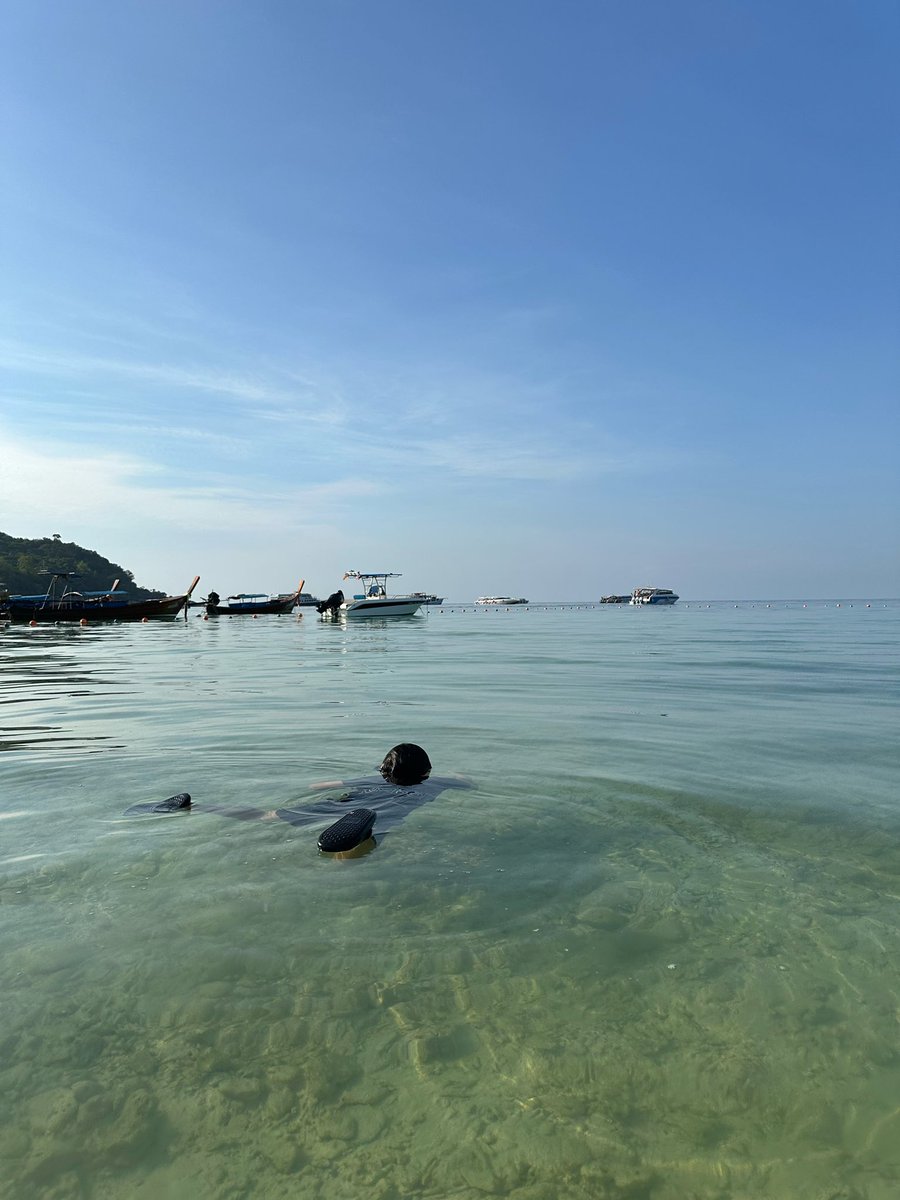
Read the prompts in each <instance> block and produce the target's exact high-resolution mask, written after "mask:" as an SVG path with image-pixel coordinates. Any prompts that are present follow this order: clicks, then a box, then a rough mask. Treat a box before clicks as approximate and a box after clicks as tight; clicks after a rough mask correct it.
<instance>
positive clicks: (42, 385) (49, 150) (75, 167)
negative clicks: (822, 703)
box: [0, 0, 900, 600]
mask: <svg viewBox="0 0 900 1200" xmlns="http://www.w3.org/2000/svg"><path fill="white" fill-rule="evenodd" d="M2 16H3V28H4V36H3V39H2V43H0V93H2V128H0V138H2V143H0V155H2V163H3V169H2V176H0V256H2V271H0V316H2V323H0V529H2V530H3V531H4V532H6V533H11V534H14V535H15V536H19V537H35V536H46V535H48V534H50V533H56V532H59V533H60V534H61V535H62V537H63V539H64V540H66V541H70V540H71V541H76V542H79V543H81V544H82V545H86V546H89V547H91V548H93V549H97V550H99V551H100V552H101V553H103V554H106V555H107V556H108V557H110V558H112V559H114V560H115V561H117V562H120V563H121V564H123V565H124V566H126V567H129V568H130V569H131V570H132V571H133V572H134V573H135V575H136V577H137V579H138V581H139V582H141V583H143V584H144V585H146V586H151V587H160V588H164V589H166V590H180V589H181V587H182V586H183V585H184V584H185V583H186V582H188V581H189V580H190V578H191V577H192V576H193V575H194V574H195V573H199V574H200V575H201V587H200V591H201V592H203V593H204V594H205V591H206V590H207V589H209V588H213V587H215V588H216V589H217V590H218V591H220V592H222V593H223V594H224V593H225V592H227V591H232V590H285V589H287V588H289V587H290V586H292V585H293V584H294V583H295V582H296V580H297V579H298V578H299V577H301V576H304V577H305V578H306V580H307V586H308V587H309V588H310V589H311V590H314V591H316V592H319V593H321V594H325V593H327V592H328V591H331V590H332V589H333V588H334V587H336V586H338V584H339V583H340V577H341V575H342V574H343V572H344V571H345V570H346V569H348V568H360V569H363V570H367V569H384V570H392V571H399V572H402V573H403V579H402V580H401V581H398V583H399V584H400V585H402V586H406V587H408V588H410V589H413V590H435V591H439V592H441V593H442V594H444V595H446V596H448V597H450V598H453V599H461V600H463V599H469V600H471V598H472V597H473V596H476V595H480V594H482V593H503V594H508V593H509V594H517V595H527V596H529V597H531V598H532V599H592V598H596V597H598V596H599V595H601V594H603V593H606V592H612V591H615V592H618V591H630V590H631V588H633V587H635V586H638V585H644V584H653V585H658V586H664V587H672V588H674V589H675V590H676V591H678V592H679V593H680V594H681V595H682V596H684V597H685V598H698V599H699V598H714V597H746V598H768V597H792V596H860V597H864V596H897V595H900V551H898V546H900V537H898V534H900V470H898V466H900V428H898V426H900V420H898V412H900V404H898V383H900V355H898V328H900V321H898V318H900V284H898V280H900V272H898V266H900V254H898V250H900V236H898V228H900V226H898V222H900V215H898V214H900V194H898V193H900V187H898V181H900V167H898V154H897V145H898V130H900V120H898V117H900V84H898V76H897V71H896V63H897V59H898V53H900V7H898V6H897V4H896V3H894V0H866V3H865V4H858V3H851V2H850V0H846V2H845V3H840V4H836V3H830V2H828V0H809V2H792V0H782V2H779V3H774V2H773V3H768V2H766V0H754V2H753V3H749V2H748V3H729V2H727V0H716V2H709V3H705V2H698V0H684V2H682V3H678V2H675V3H673V2H672V0H648V2H640V0H638V2H636V3H633V4H632V3H629V4H625V3H619V2H615V3H613V2H611V0H592V2H590V3H588V2H581V0H561V2H560V3H556V4H550V3H548V2H542V3H534V2H533V0H479V2H478V3H475V2H474V0H472V2H469V0H427V2H422V0H332V2H330V3H325V2H318V0H317V2H316V3H313V2H307V0H277V2H276V0H265V2H263V3H259V4H251V3H237V2H233V3H232V2H227V3H226V2H223V0H216V2H215V3H212V2H210V3H206V2H193V0H177V3H176V2H171V3H170V2H167V0H154V3H152V4H148V3H132V2H129V0H124V2H123V0H115V2H113V0H105V2H103V3H99V2H97V0H80V2H79V3H77V4H76V3H69V2H66V3H61V2H59V0H42V3H40V4H32V5H28V4H21V3H18V2H15V3H11V2H9V0H5V2H4V3H3V4H2Z"/></svg>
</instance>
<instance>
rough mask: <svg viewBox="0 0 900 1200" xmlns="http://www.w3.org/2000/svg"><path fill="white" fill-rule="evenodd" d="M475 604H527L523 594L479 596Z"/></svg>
mask: <svg viewBox="0 0 900 1200" xmlns="http://www.w3.org/2000/svg"><path fill="white" fill-rule="evenodd" d="M475 603H476V604H527V603H528V601H527V600H526V599H525V597H524V596H479V597H478V599H477V600H476V601H475Z"/></svg>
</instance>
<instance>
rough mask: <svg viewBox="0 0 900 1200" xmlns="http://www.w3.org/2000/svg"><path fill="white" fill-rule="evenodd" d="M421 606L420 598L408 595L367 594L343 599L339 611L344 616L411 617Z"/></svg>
mask: <svg viewBox="0 0 900 1200" xmlns="http://www.w3.org/2000/svg"><path fill="white" fill-rule="evenodd" d="M421 606H422V601H421V600H413V599H412V598H411V597H409V596H367V597H364V598H363V599H362V600H345V601H344V603H343V604H342V605H341V612H342V613H343V615H344V616H345V617H411V616H413V615H414V614H415V613H416V612H418V610H419V609H420V608H421Z"/></svg>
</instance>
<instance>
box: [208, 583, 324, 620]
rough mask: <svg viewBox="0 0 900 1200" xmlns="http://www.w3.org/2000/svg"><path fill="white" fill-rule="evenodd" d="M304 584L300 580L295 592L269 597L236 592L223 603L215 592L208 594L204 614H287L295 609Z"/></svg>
mask: <svg viewBox="0 0 900 1200" xmlns="http://www.w3.org/2000/svg"><path fill="white" fill-rule="evenodd" d="M305 582H306V580H305V579H301V580H300V585H299V587H298V588H297V590H296V591H295V592H291V593H290V594H288V593H283V594H281V595H279V596H270V595H269V594H268V593H267V592H237V593H236V594H235V595H233V596H226V598H225V602H224V603H222V602H221V601H220V599H219V596H218V593H217V592H210V593H209V596H208V597H207V600H206V612H207V614H208V615H209V616H211V617H237V616H252V617H258V616H262V615H265V614H272V613H289V612H290V611H291V610H292V609H293V608H295V607H296V605H297V602H298V601H299V599H300V593H301V592H302V591H303V585H304V583H305Z"/></svg>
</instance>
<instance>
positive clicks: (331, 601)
mask: <svg viewBox="0 0 900 1200" xmlns="http://www.w3.org/2000/svg"><path fill="white" fill-rule="evenodd" d="M343 603H344V593H343V592H342V591H340V590H338V591H336V592H332V593H331V595H330V596H329V597H328V599H327V600H322V601H321V603H319V604H317V605H316V612H317V613H321V614H322V616H324V615H325V614H326V613H329V614H330V615H331V616H332V617H336V616H337V614H338V612H339V611H340V607H341V605H342V604H343Z"/></svg>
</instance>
